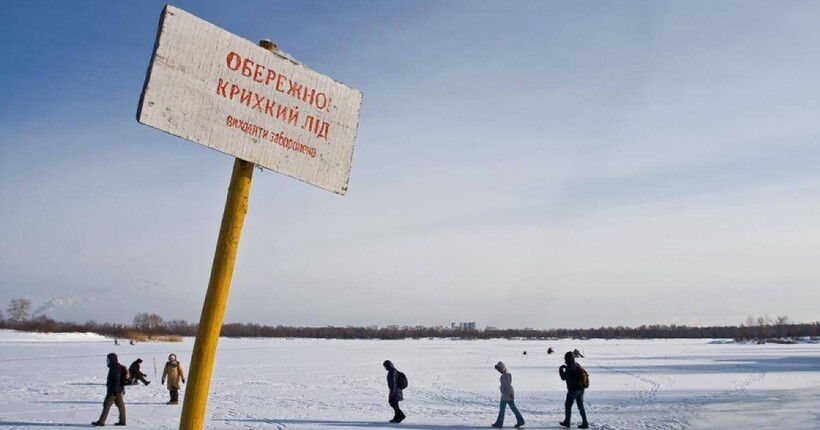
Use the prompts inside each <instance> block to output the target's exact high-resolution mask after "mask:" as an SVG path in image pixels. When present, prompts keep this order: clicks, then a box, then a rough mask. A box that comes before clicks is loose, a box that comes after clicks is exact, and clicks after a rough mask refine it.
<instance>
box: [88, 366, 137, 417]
mask: <svg viewBox="0 0 820 430" xmlns="http://www.w3.org/2000/svg"><path fill="white" fill-rule="evenodd" d="M105 360H106V363H107V365H108V377H106V379H105V388H106V393H105V400H103V410H102V413H101V414H100V419H98V420H97V421H94V422H92V423H91V425H92V426H104V425H105V420H106V419H107V418H108V411H109V410H110V409H111V405H112V404H116V405H117V410H118V411H119V413H120V419H119V421H117V422H116V423H115V424H114V425H115V426H124V425H125V402H123V400H122V395H123V394H125V384H126V380H127V379H128V378H127V376H128V370H126V369H125V366H123V365H122V364H120V363H119V361H118V360H117V354H114V353H113V352H112V353H111V354H108V355H107V356H106V357H105Z"/></svg>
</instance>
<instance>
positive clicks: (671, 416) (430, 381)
mask: <svg viewBox="0 0 820 430" xmlns="http://www.w3.org/2000/svg"><path fill="white" fill-rule="evenodd" d="M44 336H45V337H44ZM33 340H37V341H36V342H35V341H33ZM192 345H193V339H190V338H188V339H185V341H184V342H182V343H138V344H136V345H128V344H127V343H126V344H123V343H122V342H121V343H120V345H117V346H115V345H114V342H113V339H105V338H101V337H99V336H96V335H91V336H88V335H54V336H52V335H41V334H30V333H17V332H11V331H0V428H7V429H60V428H75V427H88V426H89V423H90V422H91V421H93V420H95V419H97V417H98V415H99V412H100V409H101V403H102V399H103V397H104V395H105V375H106V368H105V355H106V354H107V353H109V352H116V353H117V354H119V356H120V361H121V362H122V363H124V364H125V365H128V364H130V363H131V362H132V361H133V360H135V359H137V358H138V357H139V358H142V359H143V363H142V369H143V372H145V373H147V374H148V375H149V376H148V379H149V380H151V381H153V382H152V384H151V385H149V386H143V385H139V386H132V387H128V388H127V392H126V396H125V401H126V407H127V410H128V427H127V428H140V429H176V428H177V427H178V423H179V415H180V412H181V405H180V406H167V405H165V404H164V403H165V401H167V398H168V392H167V390H166V389H165V388H164V387H163V386H162V385H160V384H159V381H156V376H155V374H154V361H156V366H157V371H158V372H161V371H162V366H163V364H164V363H165V360H166V359H167V356H168V354H169V353H172V352H173V353H176V354H177V355H178V357H179V359H180V361H181V362H182V364H183V366H185V368H186V370H187V368H188V367H190V354H191V349H192ZM550 346H552V347H553V348H555V350H556V354H553V355H547V354H546V350H547V348H548V347H550ZM575 348H578V349H579V350H582V351H583V352H584V353H585V355H586V358H582V359H580V360H579V361H580V362H581V364H582V365H584V366H585V367H586V369H587V370H588V371H589V373H590V380H591V386H590V389H589V390H587V392H586V395H585V397H586V403H587V413H588V415H589V419H590V422H591V424H592V425H591V427H592V428H598V429H726V428H743V429H749V428H754V429H767V428H778V429H779V428H791V429H818V428H820V345H817V344H797V345H774V344H766V345H742V344H733V343H729V344H721V343H710V340H654V341H638V340H610V341H606V340H584V341H578V340H557V341H524V340H489V341H461V340H441V339H438V340H402V341H376V340H352V341H343V340H308V339H224V338H223V339H221V340H220V343H219V351H218V353H217V358H216V363H215V368H214V376H213V381H212V385H211V395H210V398H209V403H208V410H207V413H206V428H209V429H373V428H392V427H400V428H407V429H416V430H420V429H479V428H488V426H489V424H490V423H492V422H493V420H494V419H495V415H496V413H497V408H498V399H499V392H498V372H496V371H495V370H494V369H493V365H494V364H495V363H496V362H497V361H499V360H503V361H504V362H505V363H507V366H508V367H509V369H510V371H511V373H512V374H513V386H514V387H515V393H516V404H517V405H518V406H519V408H520V409H521V412H522V413H523V415H524V418H525V419H526V420H527V426H526V428H528V429H533V428H558V426H557V423H558V421H560V420H561V419H562V414H563V401H564V394H565V392H566V390H565V386H564V384H563V382H562V381H561V380H560V379H559V378H558V371H557V368H558V366H559V365H560V364H561V362H562V360H563V352H565V351H568V350H572V349H575ZM523 351H527V354H526V355H524V354H523ZM385 359H390V360H393V362H394V363H395V364H396V367H398V368H399V369H400V370H402V371H403V372H405V373H406V374H407V376H408V378H409V380H410V387H409V388H408V389H407V390H405V401H404V402H402V408H403V409H404V410H405V413H406V414H407V416H408V418H407V420H406V421H404V422H403V423H401V424H398V425H395V424H389V423H387V420H388V419H390V418H391V417H392V410H391V409H390V407H389V406H388V405H387V390H386V386H385V371H384V369H383V368H382V365H381V363H382V361H384V360H385ZM182 396H184V389H183V393H182ZM116 419H117V412H116V408H113V409H112V412H111V415H110V416H109V420H108V424H109V425H111V424H113V423H114V422H115V421H116ZM573 421H574V422H575V424H577V422H579V421H580V418H579V416H578V413H577V410H574V414H573ZM505 424H506V426H507V427H510V426H511V425H512V424H514V418H513V417H512V415H511V414H510V412H508V416H507V421H506V422H505ZM574 427H575V426H574V425H573V428H574Z"/></svg>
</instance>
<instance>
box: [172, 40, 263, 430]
mask: <svg viewBox="0 0 820 430" xmlns="http://www.w3.org/2000/svg"><path fill="white" fill-rule="evenodd" d="M259 46H261V47H263V48H265V49H268V50H270V51H274V52H275V51H276V45H274V44H273V43H272V42H270V41H268V40H262V41H261V42H259ZM253 168H254V164H253V163H251V162H249V161H244V160H240V159H238V158H237V159H236V160H234V164H233V174H232V175H231V185H230V187H229V188H228V197H227V199H226V201H225V211H224V212H223V214H222V227H220V229H219V238H218V239H217V241H216V252H215V253H214V261H213V265H212V266H211V279H210V281H209V282H208V292H207V293H206V294H205V303H204V304H203V305H202V315H201V316H200V318H199V328H198V329H197V333H196V341H195V342H194V351H193V353H192V354H191V368H190V372H189V373H188V387H187V388H186V390H185V397H184V399H183V402H182V416H181V417H180V421H179V430H201V429H202V426H203V424H204V423H205V406H206V405H207V404H208V391H209V389H210V386H211V373H212V371H213V367H214V357H215V356H216V345H217V342H218V341H219V332H220V331H221V330H222V319H223V317H224V316H225V306H226V305H227V303H228V292H229V291H230V289H231V277H232V276H233V267H234V263H235V262H236V251H237V249H238V248H239V237H240V236H241V234H242V225H243V224H244V222H245V214H246V213H247V212H248V196H249V194H250V190H251V180H252V179H253Z"/></svg>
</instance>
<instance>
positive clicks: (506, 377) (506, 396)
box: [492, 361, 524, 428]
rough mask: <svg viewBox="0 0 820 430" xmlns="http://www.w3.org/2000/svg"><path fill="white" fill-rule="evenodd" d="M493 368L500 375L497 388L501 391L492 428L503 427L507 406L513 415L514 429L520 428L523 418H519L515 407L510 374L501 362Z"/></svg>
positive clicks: (519, 415) (519, 413) (519, 414)
mask: <svg viewBox="0 0 820 430" xmlns="http://www.w3.org/2000/svg"><path fill="white" fill-rule="evenodd" d="M494 367H495V370H497V371H498V372H499V373H501V378H499V381H500V382H501V386H500V387H499V389H500V390H501V403H500V404H499V406H498V418H497V419H496V420H495V423H493V425H492V427H495V428H501V427H503V426H504V412H505V411H506V409H507V405H510V410H512V412H513V414H514V415H515V427H516V428H517V427H522V426H523V425H524V417H522V416H521V412H518V408H516V407H515V390H513V386H512V374H511V373H510V372H508V371H507V366H505V365H504V362H502V361H499V362H498V363H496V365H495V366H494Z"/></svg>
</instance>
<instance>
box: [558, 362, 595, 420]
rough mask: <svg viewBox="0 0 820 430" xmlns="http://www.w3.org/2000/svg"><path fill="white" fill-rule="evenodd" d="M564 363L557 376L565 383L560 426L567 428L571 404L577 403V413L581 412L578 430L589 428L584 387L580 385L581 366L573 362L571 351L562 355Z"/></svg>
mask: <svg viewBox="0 0 820 430" xmlns="http://www.w3.org/2000/svg"><path fill="white" fill-rule="evenodd" d="M564 361H565V362H566V364H562V365H561V367H559V368H558V375H559V376H560V377H561V380H563V381H567V400H566V402H564V416H565V418H564V421H561V422H560V423H558V424H560V425H561V426H562V427H567V428H569V418H570V415H571V412H572V404H573V403H578V411H579V412H581V419H582V420H583V421H582V422H581V424H580V425H579V426H578V428H579V429H585V428H589V423H587V412H586V410H584V387H583V385H581V366H580V365H579V364H578V363H576V362H575V354H573V352H572V351H569V352H567V353H566V354H564Z"/></svg>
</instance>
